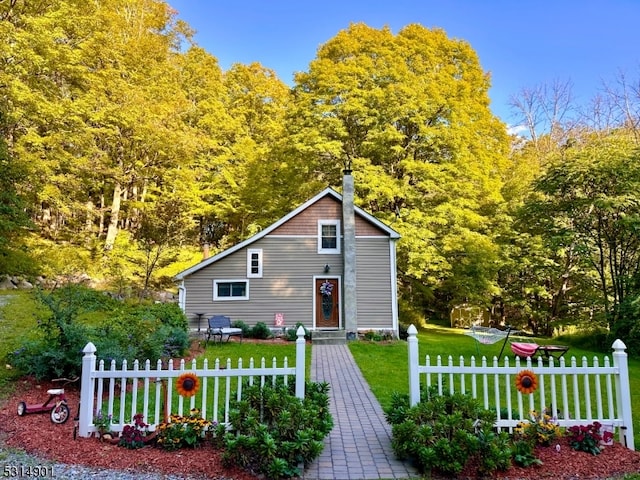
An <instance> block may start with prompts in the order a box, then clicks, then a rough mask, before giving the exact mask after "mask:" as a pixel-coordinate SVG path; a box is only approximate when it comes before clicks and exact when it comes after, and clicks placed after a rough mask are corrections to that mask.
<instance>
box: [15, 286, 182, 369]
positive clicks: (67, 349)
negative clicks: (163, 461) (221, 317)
mask: <svg viewBox="0 0 640 480" xmlns="http://www.w3.org/2000/svg"><path fill="white" fill-rule="evenodd" d="M37 297H38V299H39V300H40V302H41V304H42V305H43V306H44V308H43V310H42V313H39V314H38V328H37V330H38V332H37V335H35V336H34V338H33V339H30V340H28V341H25V342H24V343H23V345H22V347H21V348H20V349H18V350H16V351H14V352H13V353H11V354H10V355H9V357H10V358H9V359H8V361H9V363H11V364H12V365H13V366H14V367H16V368H17V369H19V370H20V371H22V372H23V373H25V374H27V375H33V376H35V377H36V378H37V379H38V380H42V379H45V378H56V377H68V378H71V377H74V376H77V375H79V374H80V368H81V364H82V350H83V348H84V347H85V345H86V344H87V342H88V341H92V342H93V343H94V344H95V345H96V348H97V349H98V357H99V359H102V360H105V361H108V362H110V361H111V360H115V361H116V362H117V363H118V362H122V360H124V359H127V360H128V361H133V360H135V359H138V360H146V359H150V360H152V361H156V360H158V359H160V358H164V357H178V356H181V355H182V354H183V353H184V352H185V351H186V349H187V348H188V346H189V337H188V331H187V321H186V317H185V316H184V314H183V313H182V312H181V311H180V309H179V308H178V307H177V305H174V304H153V305H135V306H128V307H127V306H125V305H123V304H122V303H121V302H118V301H116V300H114V299H112V298H111V297H109V296H108V295H105V294H103V293H102V292H99V291H96V290H91V289H89V288H86V287H83V286H79V285H69V286H66V287H63V288H60V289H57V290H54V291H53V292H51V293H43V292H38V293H37ZM91 312H110V313H111V315H110V316H109V317H107V319H101V320H100V321H99V323H98V324H97V325H93V326H89V325H86V324H84V323H83V322H82V321H81V320H80V318H82V317H83V316H85V317H86V314H87V313H91ZM95 317H96V318H97V317H100V316H99V315H95Z"/></svg>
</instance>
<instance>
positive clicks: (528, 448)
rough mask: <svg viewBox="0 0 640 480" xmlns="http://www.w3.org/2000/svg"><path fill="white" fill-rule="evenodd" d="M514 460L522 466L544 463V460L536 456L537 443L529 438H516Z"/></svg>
mask: <svg viewBox="0 0 640 480" xmlns="http://www.w3.org/2000/svg"><path fill="white" fill-rule="evenodd" d="M512 449H513V461H514V462H515V463H516V465H519V466H521V467H530V466H532V465H542V460H540V459H539V458H538V457H536V456H535V454H534V450H535V444H534V443H532V442H530V441H528V440H516V441H515V442H513V447H512Z"/></svg>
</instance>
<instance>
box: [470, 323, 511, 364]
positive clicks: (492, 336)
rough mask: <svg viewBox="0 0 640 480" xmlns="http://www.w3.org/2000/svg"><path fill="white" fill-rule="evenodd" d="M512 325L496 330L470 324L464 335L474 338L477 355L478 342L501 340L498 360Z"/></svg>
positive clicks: (488, 343)
mask: <svg viewBox="0 0 640 480" xmlns="http://www.w3.org/2000/svg"><path fill="white" fill-rule="evenodd" d="M511 331H512V327H511V326H510V325H509V326H507V329H506V330H498V329H497V328H494V327H479V326H476V325H472V326H471V328H470V329H469V330H467V331H466V332H464V334H465V335H468V336H469V337H472V338H474V339H475V340H476V351H477V352H478V355H480V348H479V346H480V344H483V345H492V344H494V343H496V342H499V341H500V340H502V348H501V349H500V355H498V361H500V359H501V358H502V353H503V352H504V347H505V345H506V344H507V340H509V335H511Z"/></svg>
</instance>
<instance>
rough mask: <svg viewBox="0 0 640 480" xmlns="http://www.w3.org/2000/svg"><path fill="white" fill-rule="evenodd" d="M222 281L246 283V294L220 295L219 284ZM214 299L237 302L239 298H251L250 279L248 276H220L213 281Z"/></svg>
mask: <svg viewBox="0 0 640 480" xmlns="http://www.w3.org/2000/svg"><path fill="white" fill-rule="evenodd" d="M221 283H244V284H246V288H245V295H244V296H242V297H219V296H218V285H219V284H221ZM213 300H214V301H217V302H235V301H237V300H249V280H247V279H246V278H220V279H217V280H214V281H213Z"/></svg>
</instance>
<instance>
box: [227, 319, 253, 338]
mask: <svg viewBox="0 0 640 480" xmlns="http://www.w3.org/2000/svg"><path fill="white" fill-rule="evenodd" d="M231 326H232V327H233V328H240V329H241V330H242V336H243V337H245V338H250V337H251V327H250V326H249V325H247V324H246V323H244V322H243V321H242V320H236V321H235V322H233V323H232V324H231Z"/></svg>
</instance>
